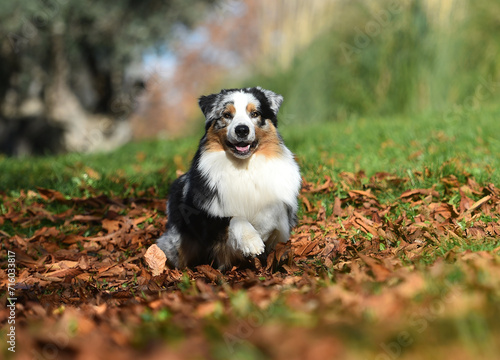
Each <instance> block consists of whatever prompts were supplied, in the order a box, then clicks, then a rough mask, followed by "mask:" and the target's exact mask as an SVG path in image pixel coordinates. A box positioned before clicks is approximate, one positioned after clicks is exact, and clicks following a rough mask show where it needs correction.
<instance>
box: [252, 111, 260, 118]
mask: <svg viewBox="0 0 500 360" xmlns="http://www.w3.org/2000/svg"><path fill="white" fill-rule="evenodd" d="M259 116H260V114H259V112H258V111H252V112H251V113H250V117H252V118H256V117H259Z"/></svg>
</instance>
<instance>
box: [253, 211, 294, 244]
mask: <svg viewBox="0 0 500 360" xmlns="http://www.w3.org/2000/svg"><path fill="white" fill-rule="evenodd" d="M252 224H253V225H254V228H255V230H257V232H258V233H259V234H260V236H261V238H262V240H263V241H264V242H265V243H266V248H268V249H269V250H272V249H274V247H275V246H276V244H277V243H279V242H287V241H288V239H289V238H290V225H289V221H288V215H287V211H286V208H285V205H284V204H275V205H273V206H270V207H268V208H266V209H263V210H261V211H260V212H259V214H258V215H257V216H256V217H255V219H253V220H252Z"/></svg>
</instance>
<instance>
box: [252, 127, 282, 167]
mask: <svg viewBox="0 0 500 360" xmlns="http://www.w3.org/2000/svg"><path fill="white" fill-rule="evenodd" d="M267 123H268V125H267V126H268V128H267V129H262V128H259V127H256V128H255V135H256V137H257V139H258V140H259V145H258V147H257V150H256V151H255V153H256V154H261V155H264V156H265V157H267V158H273V157H279V156H281V155H282V152H283V150H282V149H281V146H280V139H279V137H278V131H277V130H276V128H275V127H274V125H273V123H272V122H271V121H269V120H268V121H267Z"/></svg>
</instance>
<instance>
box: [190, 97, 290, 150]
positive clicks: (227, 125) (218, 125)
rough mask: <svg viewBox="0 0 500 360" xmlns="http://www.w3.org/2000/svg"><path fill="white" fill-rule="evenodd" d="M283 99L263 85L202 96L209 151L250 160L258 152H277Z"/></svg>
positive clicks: (201, 103)
mask: <svg viewBox="0 0 500 360" xmlns="http://www.w3.org/2000/svg"><path fill="white" fill-rule="evenodd" d="M282 102H283V96H281V95H278V94H275V93H274V92H272V91H270V90H265V89H262V88H261V87H254V88H244V89H230V90H222V91H221V92H220V93H218V94H212V95H208V96H202V97H200V99H199V102H198V103H199V105H200V108H201V110H202V111H203V114H204V115H205V118H206V123H205V129H206V132H207V133H206V141H207V142H206V148H207V151H226V153H228V154H231V155H232V156H234V157H236V158H238V159H247V158H249V157H250V156H252V155H253V154H254V153H255V152H257V151H261V152H262V153H263V154H266V155H268V156H272V155H273V154H274V155H276V152H279V150H280V148H279V143H280V138H279V134H278V132H277V130H276V128H277V126H278V119H277V114H278V110H279V108H280V106H281V103H282Z"/></svg>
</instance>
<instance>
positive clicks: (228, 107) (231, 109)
mask: <svg viewBox="0 0 500 360" xmlns="http://www.w3.org/2000/svg"><path fill="white" fill-rule="evenodd" d="M223 112H224V113H225V112H230V113H231V115H233V116H234V114H236V108H235V107H234V105H233V104H227V105H226V108H225V109H224V111H223Z"/></svg>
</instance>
